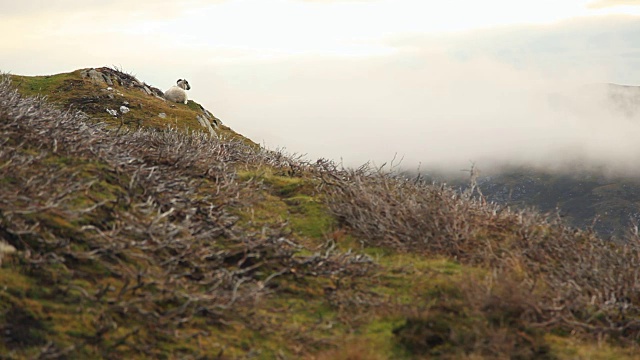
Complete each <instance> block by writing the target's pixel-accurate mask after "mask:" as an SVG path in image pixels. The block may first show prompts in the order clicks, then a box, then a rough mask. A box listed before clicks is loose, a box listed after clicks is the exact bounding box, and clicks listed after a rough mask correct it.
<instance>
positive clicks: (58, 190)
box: [0, 71, 640, 359]
mask: <svg viewBox="0 0 640 360" xmlns="http://www.w3.org/2000/svg"><path fill="white" fill-rule="evenodd" d="M12 86H14V87H16V88H17V89H18V90H19V92H20V93H21V94H22V95H23V96H25V97H28V96H34V95H44V96H46V97H47V99H48V101H49V102H51V103H53V104H54V105H55V106H56V107H58V108H60V109H68V108H69V107H72V108H75V109H77V110H81V111H83V112H85V113H86V114H88V115H89V119H88V120H87V121H89V122H90V123H93V124H95V123H106V124H108V127H107V129H106V130H104V132H100V133H99V134H103V135H100V136H104V137H103V138H95V139H96V140H95V141H94V140H92V138H82V139H80V138H78V140H77V142H79V143H80V144H81V146H80V145H77V144H75V143H74V141H73V139H74V137H73V136H76V135H73V134H71V135H69V136H67V135H65V134H66V133H64V131H66V130H60V129H58V128H57V127H55V129H54V128H52V129H50V130H47V131H50V132H51V133H52V134H57V135H55V136H53V138H44V137H42V138H39V136H47V133H46V131H44V130H42V129H38V130H35V129H33V128H29V127H26V126H25V127H21V125H20V123H19V122H18V121H17V120H16V117H15V116H14V115H12V113H11V112H10V111H7V110H6V109H0V136H1V137H0V146H1V148H0V241H3V242H6V243H8V244H11V245H12V246H14V247H15V248H16V249H17V250H18V251H17V252H16V253H14V254H10V255H6V256H5V257H4V258H2V259H1V260H2V265H1V266H0V328H1V330H2V332H1V333H2V334H3V335H2V337H0V358H11V359H12V358H15V359H31V358H62V359H100V358H106V359H110V358H113V359H124V358H126V359H138V358H139V359H163V358H164V359H190V358H191V359H216V358H222V359H236V358H262V359H297V358H307V359H412V358H450V359H459V358H468V359H479V358H487V359H491V358H514V359H515V358H518V359H520V358H521V359H526V358H531V359H533V358H544V359H631V358H640V357H639V356H638V355H636V351H637V350H638V349H637V344H636V345H634V344H633V341H631V342H629V341H621V340H620V341H618V340H616V339H614V338H612V337H607V336H605V335H602V336H601V337H600V341H597V342H594V340H593V337H592V336H590V335H589V334H586V335H585V334H584V333H579V332H574V333H572V332H571V331H565V332H563V331H560V330H558V331H547V330H546V329H545V328H542V327H540V328H538V327H536V326H533V325H530V324H529V323H526V322H524V321H522V316H521V315H522V312H523V311H524V310H523V309H522V307H521V303H523V302H524V300H522V299H521V297H523V296H524V297H526V296H527V295H526V294H524V295H522V294H513V293H512V292H518V291H520V290H521V288H522V287H521V286H520V283H518V279H522V278H523V276H524V275H522V274H518V273H517V271H512V272H511V273H509V274H510V275H508V276H507V277H508V278H509V279H511V280H509V281H511V282H509V281H506V282H504V283H503V282H500V283H496V284H495V286H491V287H488V286H486V284H487V281H489V280H488V279H492V274H493V272H494V271H497V270H496V268H493V267H492V266H491V264H488V263H482V262H474V261H466V260H463V257H455V256H444V255H442V253H438V252H437V251H418V250H416V249H415V248H403V247H398V246H392V245H389V243H385V242H376V241H373V240H374V239H373V237H368V236H366V235H363V234H364V233H363V232H362V231H358V230H357V229H356V227H355V226H353V224H351V223H349V222H348V221H346V220H345V216H343V215H340V214H338V213H337V212H336V211H335V208H334V206H335V204H334V203H332V201H334V200H335V199H334V198H333V197H331V196H330V195H329V194H328V193H327V191H326V187H327V186H331V179H330V177H328V178H327V177H324V175H323V174H320V175H319V173H318V171H316V170H313V169H312V168H305V167H298V166H297V165H296V166H294V165H295V164H294V165H292V164H293V161H289V160H287V159H285V160H284V161H282V155H281V154H271V153H270V152H269V151H266V150H264V149H259V148H258V147H257V146H256V145H255V144H254V143H252V142H251V141H250V140H248V139H245V138H244V137H242V136H241V135H239V134H236V133H234V132H233V131H232V130H231V129H230V128H228V127H224V126H221V127H220V128H219V129H218V131H220V133H219V137H218V138H217V139H216V138H206V139H204V138H201V140H198V141H200V142H198V141H195V140H193V141H192V140H189V139H190V138H189V136H195V135H193V134H194V132H199V133H202V132H205V130H204V129H203V128H202V127H201V126H200V125H199V123H198V122H197V120H196V116H197V115H199V114H200V112H201V109H200V107H199V106H198V105H197V104H196V103H194V102H190V103H189V104H187V105H183V104H168V103H166V102H164V101H162V100H160V99H157V98H155V97H153V96H150V95H148V94H145V93H143V92H142V91H139V89H128V88H126V87H123V86H120V85H114V86H113V88H114V91H113V93H114V94H116V95H115V99H112V98H110V97H109V96H108V95H109V93H107V91H106V90H105V89H104V86H101V85H98V84H95V83H92V82H91V81H90V80H89V79H85V78H82V77H81V76H80V71H76V72H72V73H68V74H60V75H54V76H41V77H40V76H39V77H24V76H12ZM2 91H4V93H3V96H8V95H7V93H8V90H7V89H4V90H2ZM118 94H122V95H118ZM122 101H127V102H128V104H129V106H130V108H131V111H130V112H129V113H127V114H125V115H124V117H122V118H114V117H113V116H111V115H109V114H108V113H107V112H106V110H105V109H104V108H116V107H119V106H120V105H121V103H122ZM8 104H10V105H11V104H13V103H11V102H9V103H8ZM15 104H18V105H15V106H22V105H20V104H21V103H20V102H16V103H15ZM12 106H13V105H12ZM159 113H165V114H166V115H167V117H166V118H164V119H163V118H160V117H158V114H159ZM30 116H31V117H32V118H33V119H34V120H33V123H38V124H41V125H42V124H46V122H38V115H37V114H36V115H30ZM60 116H63V115H60ZM65 116H66V115H65ZM27 117H28V116H27ZM42 126H44V125H42ZM168 127H173V128H174V129H173V130H170V131H169V130H167V128H168ZM118 129H120V130H118ZM123 129H124V130H126V131H122V130H123ZM136 129H137V130H136ZM40 130H42V131H43V132H44V135H39V132H38V131H40ZM147 130H154V131H156V132H152V135H144V134H142V135H135V136H138V137H137V138H134V139H138V140H139V141H148V142H143V143H142V144H137V145H135V146H134V145H131V143H132V141H131V139H129V138H127V136H134V135H131V134H132V133H133V132H134V131H143V132H144V131H147ZM56 131H60V132H59V133H58V132H56ZM101 131H102V130H101ZM187 133H188V134H191V135H184V134H187ZM56 136H57V137H56ZM77 136H81V135H77ZM82 136H84V135H82ZM145 136H146V137H145ZM174 139H177V140H175V141H177V143H173V142H172V141H174ZM203 139H204V140H203ZM221 139H222V140H221ZM54 140H55V141H54ZM107 142H112V143H113V144H115V145H109V146H111V147H109V146H107V145H100V144H104V143H107ZM191 142H193V143H196V144H195V145H194V144H192V143H191ZM209 143H216V145H208V144H209ZM177 145H180V146H177ZM101 146H102V147H101ZM190 146H191V147H190ZM209 146H211V147H209ZM182 147H184V149H182ZM176 148H180V149H182V150H180V151H183V152H176V153H171V151H178V150H176ZM203 149H204V150H203ZM230 149H231V150H230ZM170 150H171V151H170ZM194 152H197V155H198V156H204V155H207V156H208V157H207V158H198V157H194V159H193V160H189V159H190V158H189V154H193V153H194ZM274 159H279V160H274ZM189 161H190V162H189ZM381 201H382V200H381ZM549 226H553V225H548V224H542V225H540V229H541V230H540V231H541V232H544V231H546V230H545V229H547V227H549ZM380 231H385V230H384V229H382V228H380ZM475 234H476V236H478V237H483V236H484V237H486V241H487V243H488V242H489V241H494V240H495V239H499V240H500V241H504V242H505V243H508V242H513V241H518V240H514V239H516V235H514V234H513V233H512V232H511V229H510V228H509V226H506V225H505V226H504V227H494V228H491V229H489V230H479V231H477V232H476V233H475ZM518 236H519V235H518ZM401 237H402V234H392V235H390V236H389V237H388V238H389V239H392V240H393V239H401ZM518 239H520V238H518ZM505 248H507V246H505ZM485 250H486V249H478V251H479V252H480V251H485ZM516 268H517V267H513V269H516ZM523 271H524V270H523ZM480 284H484V285H482V286H480ZM545 291H546V290H545V287H544V285H543V284H537V285H535V286H534V287H532V288H531V294H532V295H531V296H534V295H535V296H538V295H536V294H542V295H540V296H543V295H544V294H546V293H545ZM480 292H482V294H480ZM494 295H495V296H494ZM478 299H482V300H478ZM487 299H489V300H487ZM495 299H499V301H498V300H495ZM634 301H637V299H636V300H634ZM636 341H637V340H636Z"/></svg>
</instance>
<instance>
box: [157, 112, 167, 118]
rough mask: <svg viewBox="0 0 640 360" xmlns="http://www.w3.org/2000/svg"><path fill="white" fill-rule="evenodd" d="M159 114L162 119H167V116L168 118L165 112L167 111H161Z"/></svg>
mask: <svg viewBox="0 0 640 360" xmlns="http://www.w3.org/2000/svg"><path fill="white" fill-rule="evenodd" d="M158 116H159V117H160V118H161V119H166V118H167V114H165V113H160V114H158Z"/></svg>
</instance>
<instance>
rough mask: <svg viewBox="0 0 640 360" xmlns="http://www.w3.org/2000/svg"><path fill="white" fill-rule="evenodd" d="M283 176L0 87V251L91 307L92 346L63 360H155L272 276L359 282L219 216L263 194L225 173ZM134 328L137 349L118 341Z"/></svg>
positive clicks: (270, 159)
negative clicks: (107, 356) (14, 253)
mask: <svg viewBox="0 0 640 360" xmlns="http://www.w3.org/2000/svg"><path fill="white" fill-rule="evenodd" d="M294 163H295V161H294V160H291V159H289V158H287V157H285V156H283V155H282V154H279V153H277V152H272V151H265V150H262V149H256V148H255V147H252V146H249V145H246V144H245V143H243V142H242V141H237V140H226V139H216V138H212V137H210V136H209V135H205V134H202V133H192V134H185V133H182V132H179V131H176V130H173V129H170V128H168V129H166V130H164V131H159V130H146V129H139V130H136V131H131V130H127V131H122V129H118V130H117V131H116V130H109V129H107V128H105V127H104V126H103V125H100V124H92V123H91V122H88V121H87V118H86V116H85V115H84V114H82V113H80V112H63V111H60V110H57V109H55V108H54V107H52V106H51V105H49V104H47V103H46V102H45V99H43V98H22V97H20V96H19V95H18V93H17V92H16V91H15V90H13V89H12V88H11V86H10V84H9V81H8V80H7V79H3V80H2V81H0V181H2V185H1V186H0V238H2V239H4V240H5V241H7V242H8V243H10V244H11V245H12V246H14V247H16V248H17V249H18V250H20V251H21V254H22V257H21V259H20V262H21V265H22V266H24V268H25V269H28V272H29V275H30V276H32V277H34V278H36V279H37V281H38V282H39V283H40V284H42V285H44V286H51V287H54V288H55V289H56V293H54V294H51V295H50V296H52V297H53V298H56V299H60V298H62V299H65V301H67V302H70V301H72V302H77V303H81V304H84V305H83V306H90V307H92V308H94V309H93V310H92V314H95V319H94V321H93V326H94V331H93V333H92V334H87V335H86V336H85V337H84V338H83V340H82V341H79V343H78V344H75V345H73V346H72V347H71V348H68V349H67V350H65V351H74V350H75V349H80V348H82V347H83V346H89V347H97V348H100V349H103V350H102V351H104V352H105V353H111V356H116V357H117V356H119V355H118V354H120V355H122V354H123V353H119V351H128V350H133V351H134V352H137V353H139V354H143V355H145V356H147V357H150V358H155V357H157V356H159V354H160V353H161V351H162V350H160V349H159V346H158V342H171V341H180V338H176V337H175V336H174V334H175V331H177V329H180V328H183V327H184V326H185V324H196V323H197V324H199V325H197V326H199V327H200V328H201V330H202V331H205V329H206V326H211V325H215V326H224V324H225V323H226V322H225V321H224V319H225V318H228V317H233V316H239V315H238V314H234V313H233V312H230V311H229V309H231V308H234V307H238V306H245V307H246V308H250V307H251V306H252V305H253V304H254V301H256V299H258V298H259V297H260V296H261V295H264V294H268V293H269V292H270V291H274V289H275V288H276V283H277V281H278V278H279V277H281V276H292V277H293V276H296V277H297V276H305V275H307V274H310V275H312V276H329V275H331V276H334V275H336V274H347V275H349V274H352V275H353V276H356V275H361V274H363V273H366V271H367V270H366V269H367V268H368V262H363V261H361V259H359V258H357V257H356V256H355V255H351V254H342V253H340V252H339V251H336V250H335V249H330V250H327V251H324V252H323V253H322V254H315V255H312V256H294V254H295V253H296V252H298V251H299V250H300V249H301V248H302V247H301V246H300V245H298V244H296V243H295V242H294V241H293V240H292V239H291V237H290V233H289V232H288V231H286V230H285V225H286V224H284V223H273V224H267V225H265V227H264V228H263V229H261V230H259V231H256V232H247V231H246V230H245V229H243V228H241V227H240V226H238V217H237V216H234V215H233V214H232V209H234V208H240V207H246V206H247V205H248V204H249V205H250V204H251V203H252V201H254V200H255V198H254V194H255V193H257V192H259V190H260V187H261V186H263V185H262V184H260V183H259V182H256V181H254V180H248V181H242V182H240V181H239V180H238V177H237V176H236V171H235V168H236V166H238V165H241V166H245V167H247V166H254V167H259V166H274V167H278V168H281V169H291V168H292V167H293V165H292V164H294ZM103 278H110V279H117V283H115V284H116V285H114V282H113V281H112V282H111V283H103V284H101V283H99V282H100V281H101V280H103ZM73 280H82V282H80V283H74V282H73ZM87 283H88V284H91V285H90V286H82V285H78V284H87ZM196 319H197V321H195V320H196ZM141 324H143V325H144V327H145V329H146V330H145V331H143V332H142V333H144V334H146V335H145V336H138V335H137V333H138V332H139V331H140V329H137V330H135V329H134V330H132V331H131V332H129V333H124V334H123V331H121V330H118V329H119V328H127V326H131V327H139V326H140V325H141ZM194 326H196V325H194ZM116 332H117V333H118V334H119V335H115V334H116ZM16 334H17V335H16ZM20 334H21V333H20V332H18V331H15V330H14V335H16V336H19V335H20ZM133 338H135V341H133ZM16 341H18V342H19V341H21V340H20V339H17V340H16ZM54 345H55V344H54ZM127 349H128V350H127ZM42 351H43V355H42V356H49V355H51V356H53V355H52V354H54V353H57V352H58V351H62V350H61V349H56V348H55V346H53V347H51V348H47V349H44V350H42ZM45 352H46V353H45ZM47 354H48V355H47Z"/></svg>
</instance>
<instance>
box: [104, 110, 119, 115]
mask: <svg viewBox="0 0 640 360" xmlns="http://www.w3.org/2000/svg"><path fill="white" fill-rule="evenodd" d="M107 112H108V113H109V114H110V115H112V116H118V110H112V109H107Z"/></svg>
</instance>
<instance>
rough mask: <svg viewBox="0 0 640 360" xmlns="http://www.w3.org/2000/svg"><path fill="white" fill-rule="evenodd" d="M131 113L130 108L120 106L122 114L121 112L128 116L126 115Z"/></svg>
mask: <svg viewBox="0 0 640 360" xmlns="http://www.w3.org/2000/svg"><path fill="white" fill-rule="evenodd" d="M129 111H131V110H130V109H129V108H128V107H126V106H124V105H122V106H120V112H121V113H123V114H126V113H128V112H129Z"/></svg>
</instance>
